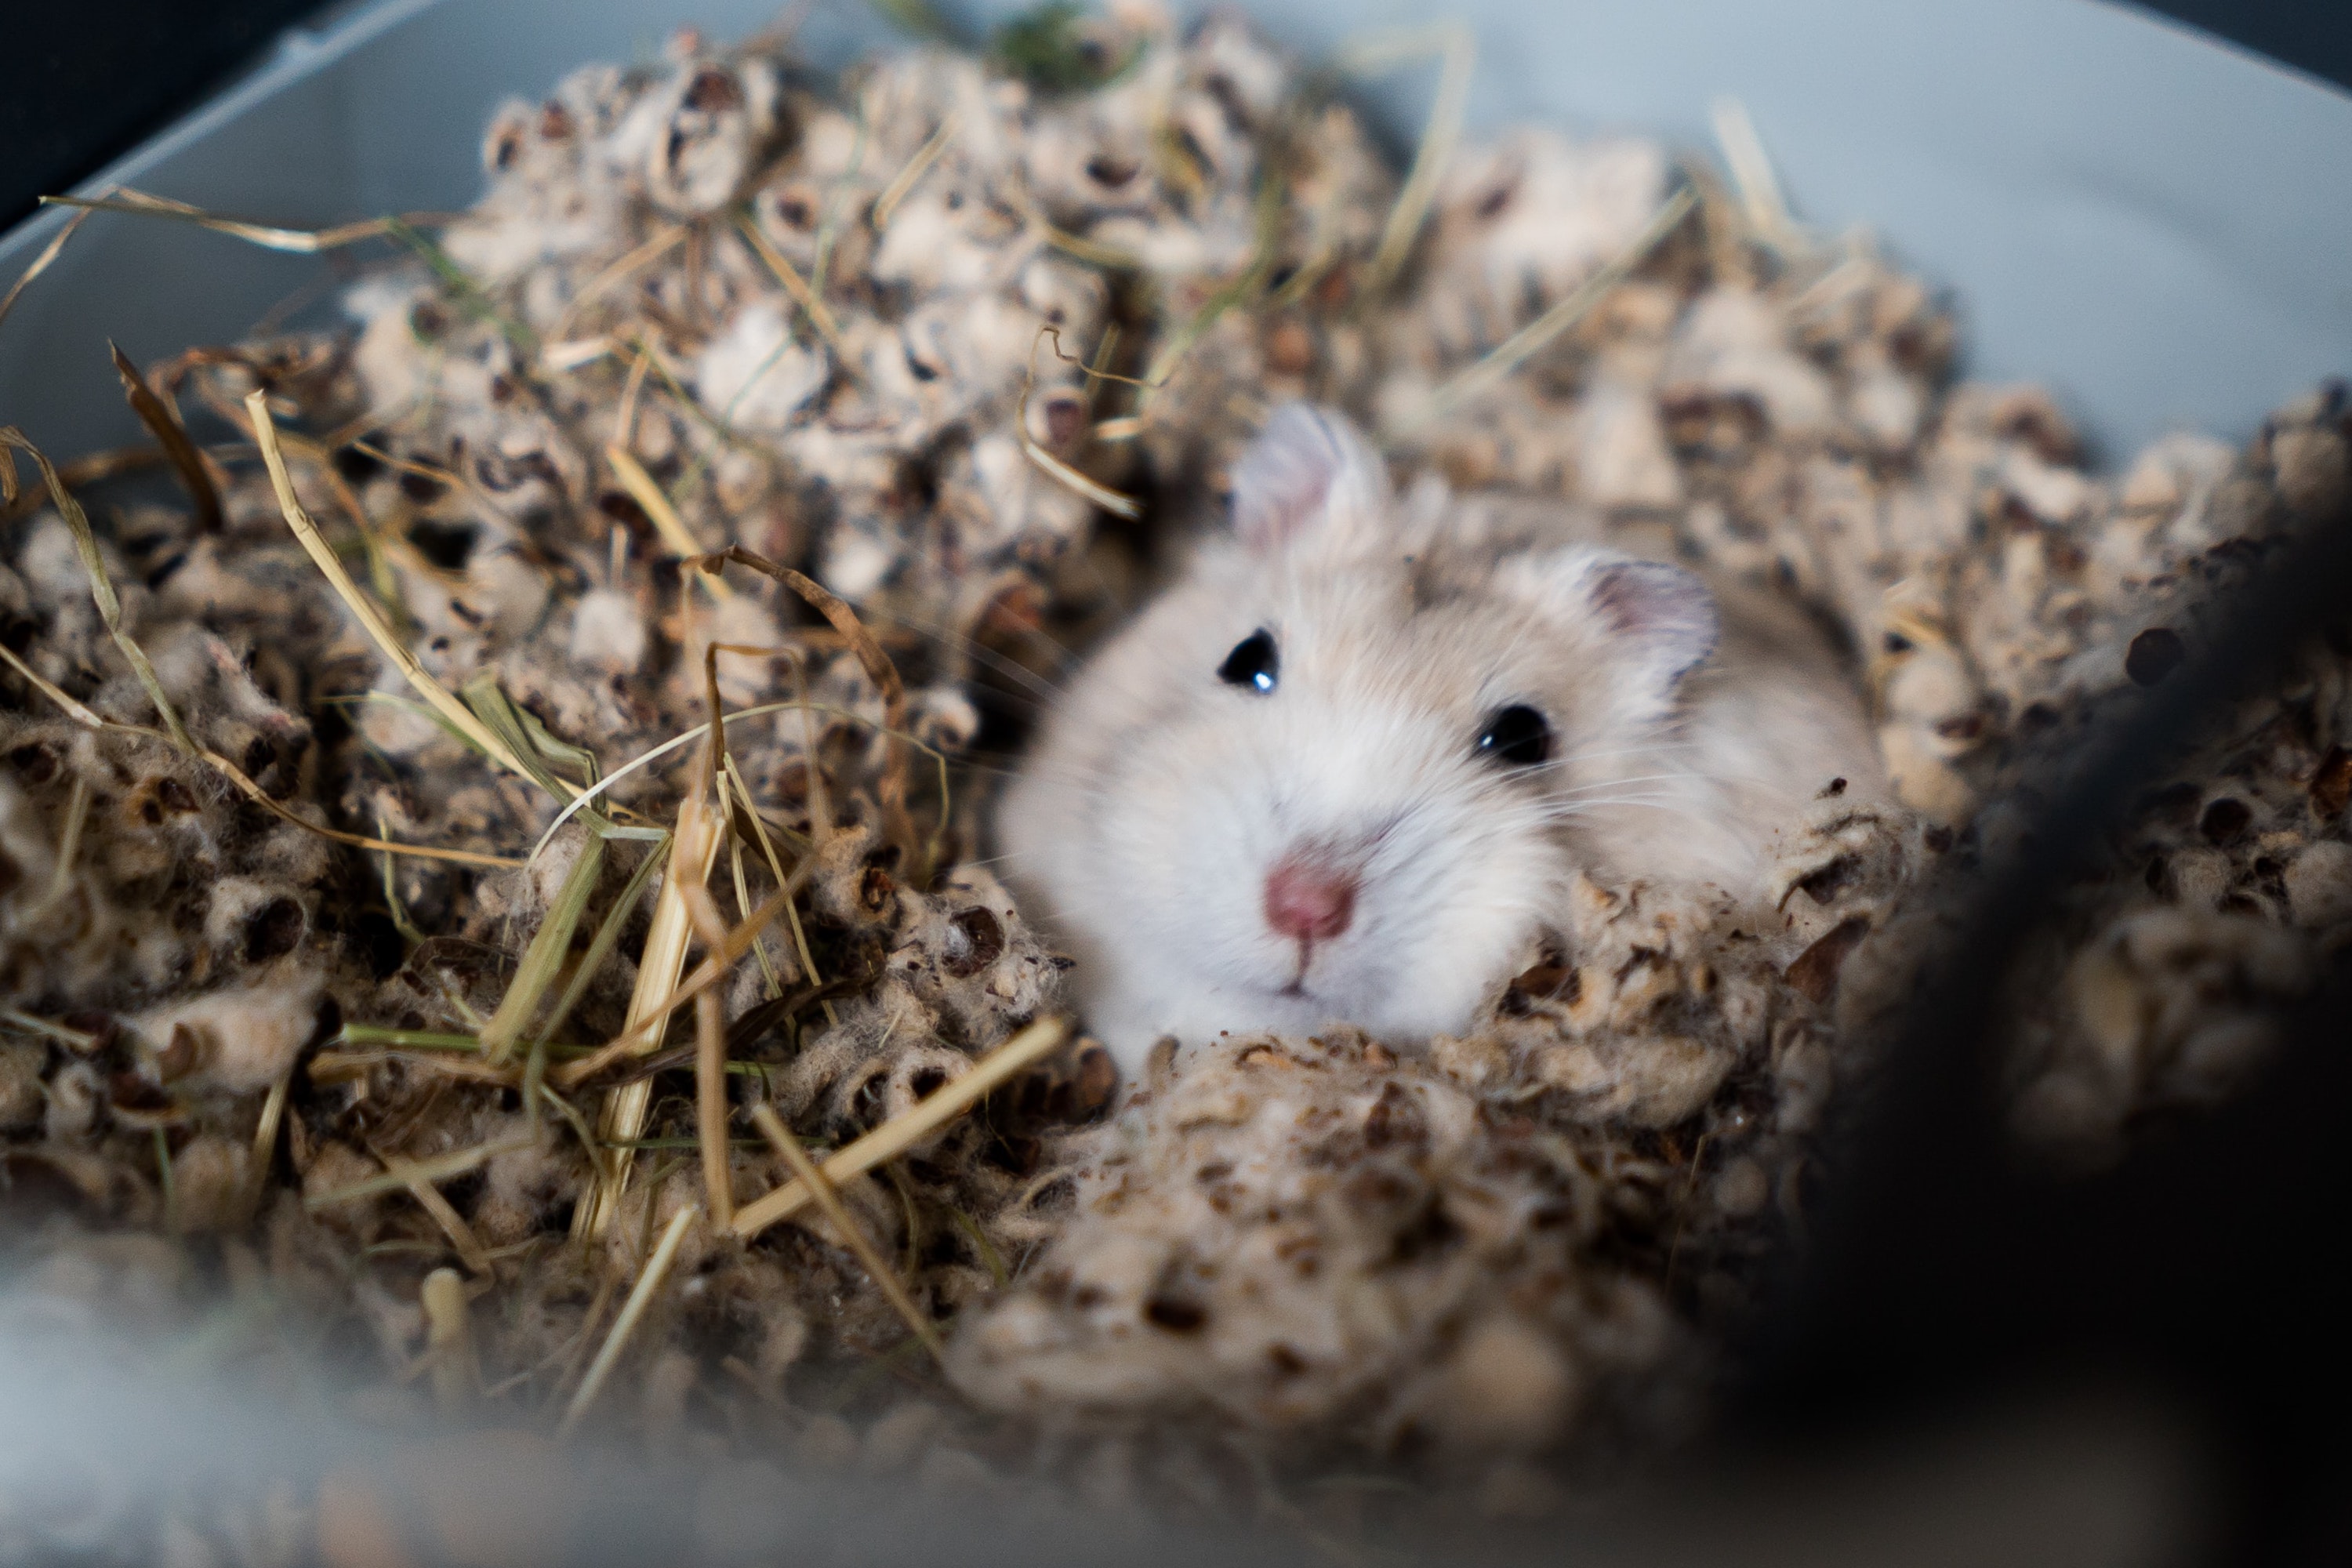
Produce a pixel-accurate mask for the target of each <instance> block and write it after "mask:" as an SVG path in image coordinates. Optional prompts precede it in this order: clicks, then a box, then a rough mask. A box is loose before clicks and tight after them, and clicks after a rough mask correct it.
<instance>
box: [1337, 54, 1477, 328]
mask: <svg viewBox="0 0 2352 1568" xmlns="http://www.w3.org/2000/svg"><path fill="white" fill-rule="evenodd" d="M1432 53H1434V54H1436V55H1438V57H1439V59H1440V64H1439V67H1438V77H1437V92H1436V94H1435V96H1434V97H1433V98H1432V99H1431V100H1430V106H1429V118H1428V120H1427V121H1423V126H1422V132H1421V143H1420V145H1419V147H1417V148H1416V149H1415V150H1414V153H1413V157H1412V167H1411V168H1410V169H1408V170H1407V171H1406V172H1405V177H1404V184H1402V186H1400V187H1398V190H1397V196H1396V201H1395V203H1394V204H1393V205H1391V206H1390V208H1389V216H1388V221H1387V222H1386V223H1385V224H1383V225H1382V226H1381V240H1380V245H1379V246H1378V247H1376V248H1375V249H1374V250H1373V252H1372V259H1371V261H1370V264H1369V265H1368V266H1367V267H1366V268H1365V281H1364V293H1365V295H1366V296H1367V297H1372V296H1377V295H1379V294H1381V293H1382V292H1384V291H1385V290H1386V289H1387V288H1388V286H1389V285H1390V284H1391V282H1393V281H1394V280H1395V279H1396V276H1397V274H1398V273H1399V272H1401V271H1402V270H1403V268H1404V263H1405V258H1407V257H1409V256H1410V255H1412V247H1413V242H1414V241H1415V240H1416V239H1418V238H1419V237H1421V229H1422V225H1423V223H1425V222H1426V221H1427V220H1428V217H1429V209H1430V207H1431V206H1432V205H1433V204H1434V203H1435V201H1436V199H1437V184H1438V181H1439V180H1440V179H1441V178H1442V177H1443V176H1444V173H1445V166H1446V164H1447V163H1448V162H1450V161H1451V160H1452V158H1453V156H1454V148H1455V146H1457V145H1458V144H1459V143H1460V142H1461V140H1462V124H1463V117H1464V115H1465V112H1466V110H1468V108H1469V104H1470V78H1471V73H1472V71H1473V70H1474V68H1475V67H1476V65H1477V60H1478V47H1477V41H1476V39H1475V38H1474V37H1472V36H1471V32H1470V29H1469V28H1467V27H1465V26H1463V25H1462V24H1461V23H1459V22H1446V23H1442V24H1440V25H1438V26H1434V27H1429V28H1423V29H1416V30H1414V31H1412V32H1407V33H1398V34H1390V35H1382V36H1378V37H1371V38H1368V39H1366V40H1364V41H1363V42H1362V43H1360V44H1359V45H1358V46H1357V47H1355V48H1353V49H1351V50H1349V53H1348V57H1347V58H1346V61H1345V63H1346V65H1347V66H1348V67H1349V68H1351V69H1353V70H1356V71H1358V72H1370V71H1373V70H1378V69H1381V68H1387V67H1390V66H1392V65H1398V64H1402V63H1403V62H1404V61H1406V60H1410V59H1416V58H1423V57H1424V56H1427V55H1429V54H1432Z"/></svg>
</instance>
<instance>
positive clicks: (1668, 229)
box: [1390, 185, 1698, 435]
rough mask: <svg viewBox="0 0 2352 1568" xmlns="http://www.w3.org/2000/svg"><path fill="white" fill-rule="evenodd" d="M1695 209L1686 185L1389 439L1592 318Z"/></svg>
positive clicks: (1492, 381)
mask: <svg viewBox="0 0 2352 1568" xmlns="http://www.w3.org/2000/svg"><path fill="white" fill-rule="evenodd" d="M1697 205H1698V196H1697V195H1696V193H1695V192H1694V191H1692V190H1691V188H1690V187H1689V186H1687V185H1685V186H1684V187H1683V188H1682V189H1680V190H1678V191H1676V192H1675V194H1674V195H1671V196H1668V197H1667V198H1666V199H1665V201H1664V203H1663V204H1661V205H1660V206H1659V208H1658V210H1657V211H1656V212H1655V213H1654V214H1652V215H1651V217H1650V221H1649V222H1648V223H1647V224H1645V225H1643V228H1642V232H1641V233H1640V234H1638V235H1636V236H1635V237H1633V243H1631V244H1629V245H1628V246H1626V247H1625V248H1624V249H1623V250H1621V251H1619V252H1618V253H1617V255H1616V256H1614V257H1613V258H1611V259H1610V260H1609V262H1608V263H1607V264H1606V265H1605V266H1603V267H1602V268H1601V269H1600V270H1599V271H1598V272H1595V273H1594V274H1593V275H1592V276H1591V277H1590V278H1588V279H1585V280H1584V281H1583V282H1582V283H1580V284H1579V285H1578V286H1577V287H1576V289H1574V290H1572V291H1571V292H1570V294H1569V295H1568V297H1567V298H1566V299H1564V300H1560V301H1559V303H1558V304H1556V305H1554V306H1553V307H1552V308H1551V309H1550V310H1546V311H1545V312H1544V313H1543V314H1542V315H1540V316H1538V317H1537V318H1536V319H1535V320H1534V321H1529V322H1528V324H1527V325H1526V326H1524V327H1521V328H1520V329H1519V330H1518V331H1516V332H1513V333H1512V334H1511V335H1510V336H1509V337H1507V338H1506V339H1504V340H1503V341H1502V342H1499V343H1497V344H1496V345H1495V347H1494V349H1493V350H1492V351H1490V352H1489V353H1487V354H1486V356H1485V357H1484V358H1482V359H1480V360H1479V361H1478V362H1477V363H1475V364H1472V365H1470V366H1468V367H1466V368H1465V369H1464V370H1463V371H1462V372H1461V374H1458V375H1456V376H1454V378H1453V379H1452V380H1451V381H1448V382H1446V383H1445V384H1444V385H1443V386H1440V387H1439V388H1438V389H1437V390H1436V391H1435V392H1433V393H1432V394H1431V395H1430V398H1429V402H1428V403H1427V404H1426V405H1424V406H1423V409H1422V410H1421V412H1420V414H1419V415H1418V416H1415V417H1412V418H1410V419H1408V420H1407V421H1405V422H1403V423H1402V425H1400V426H1398V427H1397V428H1395V429H1392V430H1391V432H1390V434H1391V435H1409V434H1411V433H1412V431H1414V430H1417V429H1420V428H1422V427H1423V426H1426V425H1428V424H1429V423H1430V422H1431V421H1433V420H1435V419H1437V418H1440V417H1442V416H1444V415H1445V414H1447V413H1449V412H1451V411H1452V410H1453V409H1454V408H1456V407H1458V406H1460V405H1462V404H1464V403H1465V402H1467V401H1469V400H1470V399H1471V398H1474V397H1475V396H1477V395H1479V394H1481V393H1483V392H1486V391H1487V390H1488V389H1489V388H1491V387H1494V386H1496V385H1499V384H1501V383H1502V382H1503V380H1504V379H1505V378H1506V377H1507V376H1508V375H1509V374H1511V373H1512V372H1513V371H1515V370H1517V368H1518V367H1519V366H1520V365H1521V364H1523V363H1526V362H1527V361H1528V359H1530V358H1532V357H1533V356H1534V355H1535V354H1536V353H1538V352H1539V351H1540V350H1541V349H1542V348H1543V346H1544V345H1545V344H1547V343H1549V342H1551V341H1552V340H1553V339H1554V338H1557V337H1559V335H1560V334H1561V333H1562V332H1565V331H1568V330H1569V329H1570V327H1573V326H1575V325H1576V323H1577V322H1579V321H1582V320H1583V319H1584V318H1585V317H1586V316H1587V315H1589V314H1591V311H1592V309H1593V307H1594V306H1596V305H1598V304H1600V303H1601V300H1604V299H1606V298H1607V297H1608V295H1609V293H1610V291H1611V290H1612V289H1615V288H1616V287H1617V286H1618V285H1619V284H1621V283H1622V282H1624V281H1625V279H1627V278H1629V277H1631V276H1632V275H1633V270H1634V268H1638V267H1639V266H1641V265H1642V263H1643V260H1645V259H1646V258H1648V256H1649V254H1650V252H1652V251H1653V250H1655V249H1656V248H1657V247H1658V246H1659V245H1660V244H1661V243H1663V242H1664V239H1665V237H1666V236H1668V235H1670V234H1672V233H1673V232H1674V231H1675V228H1676V227H1677V226H1679V225H1680V224H1681V223H1682V221H1683V219H1684V218H1685V217H1687V216H1689V215H1690V213H1691V210H1692V209H1693V208H1695V207H1696V206H1697Z"/></svg>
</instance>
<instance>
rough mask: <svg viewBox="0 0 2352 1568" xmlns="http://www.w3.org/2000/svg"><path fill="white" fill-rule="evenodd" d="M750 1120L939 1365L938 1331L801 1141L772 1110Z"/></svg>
mask: <svg viewBox="0 0 2352 1568" xmlns="http://www.w3.org/2000/svg"><path fill="white" fill-rule="evenodd" d="M751 1120H752V1121H754V1122H755V1123H757V1124H758V1126H759V1129H760V1131H761V1132H763V1133H765V1134H766V1135H767V1139H768V1142H769V1143H770V1145H771V1146H772V1147H773V1148H774V1149H775V1151H776V1152H777V1153H778V1154H780V1155H782V1157H783V1162H784V1163H785V1164H787V1165H789V1166H791V1167H792V1172H793V1180H794V1181H796V1182H798V1183H799V1184H801V1185H803V1186H804V1187H806V1188H807V1189H808V1190H809V1193H810V1194H811V1196H812V1197H813V1198H814V1201H815V1203H816V1206H817V1207H818V1208H819V1209H821V1210H823V1211H824V1217H825V1218H826V1219H828V1220H830V1221H832V1222H833V1228H834V1230H835V1232H836V1233H838V1234H839V1236H840V1237H841V1240H842V1244H843V1245H844V1246H845V1247H848V1248H849V1250H850V1252H851V1253H852V1254H853V1255H854V1256H856V1259H857V1262H858V1266H859V1267H860V1268H864V1269H865V1270H866V1274H867V1275H868V1276H869V1277H870V1278H871V1279H873V1281H874V1287H875V1289H877V1290H879V1291H881V1292H882V1296H883V1299H884V1300H887V1301H888V1302H889V1303H890V1307H891V1310H893V1311H895V1312H897V1313H898V1316H899V1317H901V1318H903V1319H904V1320H906V1323H907V1327H908V1329H909V1330H910V1331H912V1332H913V1333H914V1336H915V1338H917V1339H918V1340H920V1341H921V1342H922V1344H923V1348H924V1349H925V1350H927V1351H929V1352H931V1359H932V1360H933V1361H934V1362H937V1361H940V1360H943V1359H944V1358H945V1357H946V1354H947V1346H946V1345H945V1343H943V1342H941V1340H940V1331H939V1330H938V1328H936V1327H935V1326H934V1325H933V1324H932V1322H931V1321H930V1320H929V1318H927V1317H925V1316H924V1315H923V1312H922V1309H921V1308H919V1307H918V1306H916V1305H915V1299H914V1298H913V1297H912V1296H909V1295H908V1294H907V1286H906V1282H905V1281H904V1280H902V1279H899V1278H898V1270H897V1269H895V1268H891V1267H890V1260H889V1259H888V1258H884V1257H883V1256H882V1253H881V1250H880V1249H879V1248H877V1247H876V1246H875V1245H874V1241H873V1238H872V1237H869V1236H867V1235H866V1227H865V1226H861V1225H859V1224H858V1223H857V1216H856V1215H853V1214H851V1213H850V1212H849V1205H847V1204H845V1203H843V1202H842V1201H841V1194H840V1193H838V1192H837V1191H835V1188H834V1184H833V1182H832V1180H831V1179H830V1178H829V1177H827V1176H826V1175H825V1173H824V1169H823V1168H822V1167H820V1166H819V1165H818V1164H817V1163H816V1162H815V1161H814V1160H812V1159H810V1158H809V1153H808V1151H807V1150H805V1149H803V1148H802V1147H801V1141H800V1140H799V1139H797V1138H795V1137H793V1131H792V1129H791V1128H789V1127H786V1126H785V1125H784V1121H783V1118H782V1117H781V1116H778V1115H777V1114H776V1108H775V1107H774V1106H772V1105H766V1104H761V1105H755V1106H753V1107H752V1108H751Z"/></svg>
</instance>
